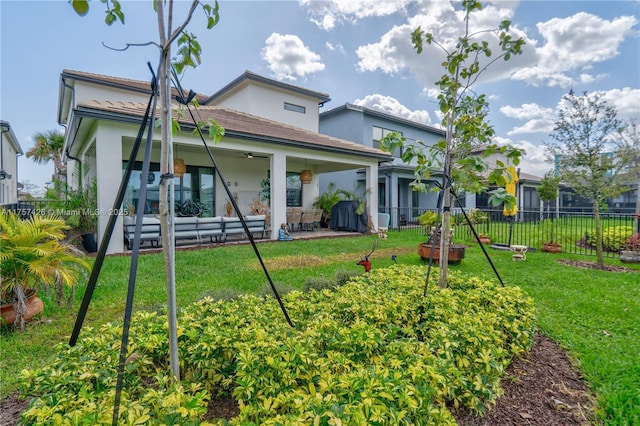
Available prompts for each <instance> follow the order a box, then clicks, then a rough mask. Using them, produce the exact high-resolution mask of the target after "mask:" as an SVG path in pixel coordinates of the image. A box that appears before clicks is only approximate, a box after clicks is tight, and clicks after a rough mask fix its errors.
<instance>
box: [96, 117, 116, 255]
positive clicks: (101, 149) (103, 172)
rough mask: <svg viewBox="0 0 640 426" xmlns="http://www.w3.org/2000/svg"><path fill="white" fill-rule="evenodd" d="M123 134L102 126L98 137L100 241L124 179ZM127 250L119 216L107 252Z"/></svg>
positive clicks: (97, 172) (97, 165) (97, 171)
mask: <svg viewBox="0 0 640 426" xmlns="http://www.w3.org/2000/svg"><path fill="white" fill-rule="evenodd" d="M121 140H122V134H121V133H120V132H118V131H117V130H116V129H113V128H110V127H109V128H107V127H100V128H99V129H98V132H97V133H96V137H95V145H96V154H95V157H96V159H99V161H96V164H95V168H96V169H95V172H93V171H90V174H95V176H96V179H97V181H98V212H99V215H98V235H97V237H98V244H100V241H101V240H102V236H103V235H104V233H105V230H106V228H107V222H108V221H109V213H110V211H111V209H112V208H113V202H114V200H115V199H116V195H117V193H118V187H119V185H120V181H121V179H122V142H121ZM123 251H124V243H123V227H122V216H120V215H119V216H118V220H117V222H116V226H115V228H114V229H113V235H112V236H111V241H109V246H108V248H107V254H111V253H122V252H123Z"/></svg>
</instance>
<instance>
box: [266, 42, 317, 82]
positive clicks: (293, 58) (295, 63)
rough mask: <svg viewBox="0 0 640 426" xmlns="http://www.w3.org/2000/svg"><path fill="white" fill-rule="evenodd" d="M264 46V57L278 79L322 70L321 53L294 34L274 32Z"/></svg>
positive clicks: (296, 77) (292, 78)
mask: <svg viewBox="0 0 640 426" xmlns="http://www.w3.org/2000/svg"><path fill="white" fill-rule="evenodd" d="M265 44H266V45H265V47H264V48H262V59H264V60H265V61H267V63H268V64H269V69H270V70H271V72H272V73H273V75H274V77H275V78H276V79H278V80H285V79H286V80H293V81H295V80H297V79H298V78H299V77H304V76H305V75H307V74H311V73H314V72H318V71H322V70H323V69H324V64H323V63H322V62H321V61H320V60H321V58H320V55H318V54H317V53H315V52H313V51H311V49H309V48H308V47H307V46H305V45H304V43H303V42H302V40H300V38H299V37H298V36H296V35H293V34H284V35H283V34H278V33H273V34H271V36H269V38H267V40H266V42H265Z"/></svg>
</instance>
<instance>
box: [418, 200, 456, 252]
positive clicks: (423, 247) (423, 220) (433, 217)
mask: <svg viewBox="0 0 640 426" xmlns="http://www.w3.org/2000/svg"><path fill="white" fill-rule="evenodd" d="M437 219H438V215H437V214H436V213H435V212H433V211H430V210H427V211H425V212H424V213H422V214H421V215H420V216H418V223H419V224H420V226H422V229H423V233H424V235H427V236H428V238H427V241H426V242H424V243H420V244H418V254H419V255H420V259H422V260H423V261H424V260H426V259H430V258H433V260H434V261H438V260H440V237H441V233H440V232H437V233H436V229H437V227H436V226H435V224H436V222H437ZM453 233H454V228H451V230H450V232H449V235H448V239H449V257H448V263H453V264H458V263H460V262H461V261H462V259H463V258H464V254H465V246H464V245H462V244H452V241H451V240H452V239H453Z"/></svg>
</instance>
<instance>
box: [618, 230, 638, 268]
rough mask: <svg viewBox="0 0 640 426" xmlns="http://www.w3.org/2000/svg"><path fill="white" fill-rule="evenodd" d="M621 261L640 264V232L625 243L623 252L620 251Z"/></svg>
mask: <svg viewBox="0 0 640 426" xmlns="http://www.w3.org/2000/svg"><path fill="white" fill-rule="evenodd" d="M620 261H621V262H627V263H640V232H638V233H636V234H633V235H632V236H630V237H629V239H628V240H627V241H625V243H624V246H623V248H622V250H620Z"/></svg>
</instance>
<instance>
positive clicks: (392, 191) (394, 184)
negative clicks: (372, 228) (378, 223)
mask: <svg viewBox="0 0 640 426" xmlns="http://www.w3.org/2000/svg"><path fill="white" fill-rule="evenodd" d="M399 198H400V196H399V195H398V175H397V173H392V174H391V176H390V177H389V202H388V205H389V207H390V210H389V213H390V214H391V223H393V227H394V228H397V227H398V225H400V209H399V208H398V200H399Z"/></svg>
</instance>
